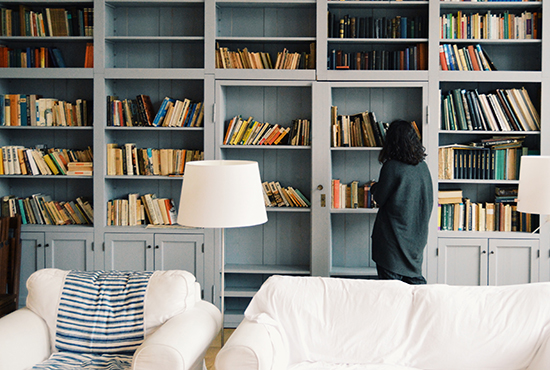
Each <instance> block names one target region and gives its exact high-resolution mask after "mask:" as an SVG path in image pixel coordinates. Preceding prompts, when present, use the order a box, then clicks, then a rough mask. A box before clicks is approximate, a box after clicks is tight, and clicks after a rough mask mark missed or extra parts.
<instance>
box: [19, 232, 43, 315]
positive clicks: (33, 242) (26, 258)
mask: <svg viewBox="0 0 550 370" xmlns="http://www.w3.org/2000/svg"><path fill="white" fill-rule="evenodd" d="M44 238H45V236H44V233H34V232H26V233H21V275H20V280H19V305H20V306H21V307H23V306H25V304H26V301H27V294H28V292H27V279H28V278H29V276H31V274H32V273H33V272H35V271H36V270H39V269H41V268H44V265H45V262H44V240H45V239H44Z"/></svg>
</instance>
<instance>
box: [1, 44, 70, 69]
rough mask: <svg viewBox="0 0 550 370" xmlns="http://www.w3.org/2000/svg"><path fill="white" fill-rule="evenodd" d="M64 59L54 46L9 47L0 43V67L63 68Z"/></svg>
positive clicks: (64, 65)
mask: <svg viewBox="0 0 550 370" xmlns="http://www.w3.org/2000/svg"><path fill="white" fill-rule="evenodd" d="M65 67H66V64H65V59H63V54H62V53H61V50H59V49H58V48H56V47H43V46H37V47H30V46H29V47H26V48H10V47H7V46H6V45H0V68H65Z"/></svg>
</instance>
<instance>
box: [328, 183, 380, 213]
mask: <svg viewBox="0 0 550 370" xmlns="http://www.w3.org/2000/svg"><path fill="white" fill-rule="evenodd" d="M372 184H374V180H372V181H369V182H366V183H364V184H362V185H360V184H359V181H357V180H354V181H352V182H351V183H349V184H345V183H342V182H341V181H340V179H332V181H331V199H332V203H331V207H332V208H333V209H342V208H377V207H378V206H377V204H376V202H375V201H374V199H373V197H372V193H371V186H372Z"/></svg>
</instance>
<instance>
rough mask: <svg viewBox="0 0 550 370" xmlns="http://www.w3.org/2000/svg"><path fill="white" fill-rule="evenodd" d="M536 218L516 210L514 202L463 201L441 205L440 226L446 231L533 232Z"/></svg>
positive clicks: (439, 210) (439, 213)
mask: <svg viewBox="0 0 550 370" xmlns="http://www.w3.org/2000/svg"><path fill="white" fill-rule="evenodd" d="M535 223H536V217H534V215H531V214H529V213H523V212H518V211H517V206H516V205H515V204H505V203H473V202H471V201H470V200H469V199H464V203H455V204H440V205H439V206H438V228H439V230H443V231H519V232H532V231H533V230H534V229H535V228H536V227H535V226H534V224H535Z"/></svg>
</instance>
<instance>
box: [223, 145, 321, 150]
mask: <svg viewBox="0 0 550 370" xmlns="http://www.w3.org/2000/svg"><path fill="white" fill-rule="evenodd" d="M220 149H235V150H239V149H261V150H308V149H311V146H309V145H308V146H303V145H221V146H220Z"/></svg>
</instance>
